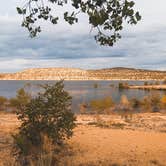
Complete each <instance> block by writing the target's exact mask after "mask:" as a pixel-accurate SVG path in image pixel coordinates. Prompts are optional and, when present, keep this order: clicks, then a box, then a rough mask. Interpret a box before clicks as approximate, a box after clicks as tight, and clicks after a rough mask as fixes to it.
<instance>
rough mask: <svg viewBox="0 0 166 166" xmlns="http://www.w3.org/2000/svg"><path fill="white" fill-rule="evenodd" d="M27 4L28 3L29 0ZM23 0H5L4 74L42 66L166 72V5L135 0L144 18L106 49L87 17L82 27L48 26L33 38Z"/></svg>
mask: <svg viewBox="0 0 166 166" xmlns="http://www.w3.org/2000/svg"><path fill="white" fill-rule="evenodd" d="M24 1H25V0H24ZM24 1H23V0H10V1H3V2H1V6H0V63H1V64H0V72H16V71H19V70H23V69H27V68H36V67H76V68H83V69H93V68H94V69H97V68H111V67H134V68H144V69H157V70H166V19H165V18H166V1H164V0H157V1H156V0H135V2H136V9H137V10H139V11H140V13H141V15H142V20H141V22H140V23H139V24H137V25H136V26H126V27H125V29H124V30H123V32H122V39H121V40H120V41H118V42H117V43H116V45H115V46H114V47H111V48H110V47H101V46H99V45H98V44H96V42H95V40H94V39H93V33H92V34H91V33H90V27H89V25H88V21H87V20H86V18H84V17H81V19H80V22H79V24H78V25H76V26H69V25H68V24H67V23H64V22H62V23H60V24H59V25H56V26H52V25H51V24H46V25H43V27H42V30H43V32H42V33H41V34H39V36H38V37H36V38H34V39H31V38H29V36H28V32H27V31H26V30H25V29H23V28H22V27H21V26H20V24H21V21H22V17H20V16H19V15H18V14H17V13H16V9H15V8H16V6H18V5H20V4H22V2H24Z"/></svg>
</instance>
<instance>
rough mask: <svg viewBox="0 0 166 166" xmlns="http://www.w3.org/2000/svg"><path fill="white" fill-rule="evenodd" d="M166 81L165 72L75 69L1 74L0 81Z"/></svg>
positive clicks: (118, 68) (28, 70)
mask: <svg viewBox="0 0 166 166" xmlns="http://www.w3.org/2000/svg"><path fill="white" fill-rule="evenodd" d="M61 79H64V80H166V71H157V70H156V71H155V70H143V69H134V68H123V67H117V68H108V69H98V70H83V69H77V68H33V69H27V70H23V71H20V72H16V73H1V74H0V80H61Z"/></svg>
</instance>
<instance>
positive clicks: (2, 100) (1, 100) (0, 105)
mask: <svg viewBox="0 0 166 166" xmlns="http://www.w3.org/2000/svg"><path fill="white" fill-rule="evenodd" d="M7 104H8V99H7V98H6V97H3V96H0V111H4V110H5V109H6V107H7Z"/></svg>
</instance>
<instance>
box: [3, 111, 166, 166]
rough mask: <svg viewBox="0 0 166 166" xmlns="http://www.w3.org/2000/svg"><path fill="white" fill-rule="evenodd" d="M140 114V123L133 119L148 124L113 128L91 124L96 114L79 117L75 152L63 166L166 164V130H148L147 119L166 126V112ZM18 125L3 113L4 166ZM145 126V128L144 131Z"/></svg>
mask: <svg viewBox="0 0 166 166" xmlns="http://www.w3.org/2000/svg"><path fill="white" fill-rule="evenodd" d="M138 117H139V120H140V121H139V122H138V121H137V120H138V118H137V117H135V118H133V121H136V122H137V123H141V122H142V124H145V125H138V126H135V123H134V122H131V123H132V125H131V126H132V127H131V128H128V127H126V128H124V129H113V128H101V127H95V126H93V125H88V122H89V121H91V120H93V119H94V117H92V116H79V117H78V123H79V125H78V126H77V127H76V128H75V130H74V136H73V137H72V138H71V139H70V140H69V142H68V143H69V145H70V146H71V148H72V149H73V150H72V152H73V153H72V154H70V155H69V156H68V155H66V156H65V157H64V158H62V159H61V162H60V163H61V165H62V166H78V165H79V166H94V165H97V166H98V165H99V166H100V165H103V166H113V164H114V166H115V164H116V165H117V166H119V165H121V166H122V165H127V166H128V165H131V166H134V165H137V166H140V165H142V166H151V165H152V166H153V165H156V166H164V165H166V132H163V131H162V132H161V131H160V130H157V129H158V128H155V130H153V129H151V128H150V129H151V130H149V129H148V130H146V127H147V125H146V123H144V120H145V121H148V124H152V126H154V124H162V126H164V127H165V126H166V125H165V123H166V119H165V118H166V115H162V114H140V115H139V116H138ZM111 119H112V120H113V121H118V122H119V121H120V120H121V119H120V118H119V116H111ZM121 121H122V120H121ZM17 126H19V123H18V121H17V119H16V116H14V115H11V114H6V115H4V114H0V165H4V164H3V162H4V161H5V160H12V156H11V155H10V150H11V149H10V147H11V144H12V140H11V137H10V133H11V132H14V131H15V129H16V127H17ZM126 126H127V125H126ZM134 126H135V128H133V127H134ZM140 126H141V128H140ZM143 126H144V130H142V128H143ZM140 129H141V130H140ZM164 131H165V130H164Z"/></svg>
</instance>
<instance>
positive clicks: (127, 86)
mask: <svg viewBox="0 0 166 166" xmlns="http://www.w3.org/2000/svg"><path fill="white" fill-rule="evenodd" d="M118 87H119V89H128V88H129V85H128V83H127V82H125V83H123V82H119V85H118Z"/></svg>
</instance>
